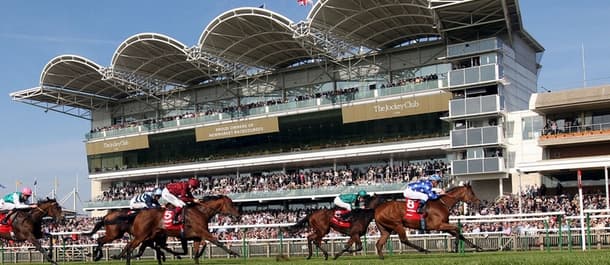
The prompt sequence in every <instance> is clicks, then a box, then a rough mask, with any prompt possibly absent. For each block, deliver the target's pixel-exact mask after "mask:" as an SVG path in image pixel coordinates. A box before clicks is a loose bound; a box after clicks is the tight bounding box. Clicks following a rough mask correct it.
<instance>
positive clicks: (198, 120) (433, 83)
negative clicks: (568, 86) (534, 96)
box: [85, 80, 439, 141]
mask: <svg viewBox="0 0 610 265" xmlns="http://www.w3.org/2000/svg"><path fill="white" fill-rule="evenodd" d="M436 88H439V80H430V81H424V82H420V83H408V84H405V85H403V86H396V87H386V88H379V89H377V92H374V91H369V89H368V87H361V89H360V90H361V91H358V92H353V93H348V94H343V95H336V96H327V97H321V98H314V99H309V100H304V101H290V102H287V103H282V104H275V105H269V106H264V107H257V108H252V109H245V110H239V111H231V112H222V113H215V114H210V115H202V116H197V117H193V118H184V119H175V120H171V121H164V122H155V123H152V122H151V123H146V124H134V125H127V127H123V128H115V129H106V130H102V131H97V132H91V133H88V134H86V135H85V138H86V139H87V140H88V141H89V140H94V139H101V138H108V137H117V136H126V135H132V134H140V133H150V132H159V131H162V130H164V129H175V128H180V127H187V126H193V125H200V124H205V123H211V122H216V121H220V120H230V119H238V118H244V117H251V116H256V115H265V114H269V113H274V112H287V111H291V110H297V109H305V108H314V107H322V106H329V105H339V106H340V105H342V104H346V103H349V102H352V101H356V100H366V99H372V98H377V97H385V96H393V95H399V94H405V93H415V92H419V91H424V90H428V89H436Z"/></svg>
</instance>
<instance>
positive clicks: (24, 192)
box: [21, 187, 32, 196]
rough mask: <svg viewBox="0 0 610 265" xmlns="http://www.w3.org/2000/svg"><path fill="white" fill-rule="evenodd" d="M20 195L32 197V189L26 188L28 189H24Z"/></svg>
mask: <svg viewBox="0 0 610 265" xmlns="http://www.w3.org/2000/svg"><path fill="white" fill-rule="evenodd" d="M21 194H23V195H25V196H32V189H30V188H28V187H24V188H23V189H22V190H21Z"/></svg>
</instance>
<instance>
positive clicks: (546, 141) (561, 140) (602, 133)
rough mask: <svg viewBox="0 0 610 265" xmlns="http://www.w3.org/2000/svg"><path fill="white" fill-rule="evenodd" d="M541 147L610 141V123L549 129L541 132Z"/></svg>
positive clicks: (539, 140)
mask: <svg viewBox="0 0 610 265" xmlns="http://www.w3.org/2000/svg"><path fill="white" fill-rule="evenodd" d="M539 133H540V137H539V138H538V142H539V144H540V145H553V144H571V143H583V142H596V141H607V140H610V123H598V124H588V125H577V126H564V127H561V128H555V127H547V128H544V129H542V130H540V131H539Z"/></svg>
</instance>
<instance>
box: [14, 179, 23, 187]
mask: <svg viewBox="0 0 610 265" xmlns="http://www.w3.org/2000/svg"><path fill="white" fill-rule="evenodd" d="M21 184H23V183H21V181H19V180H17V181H15V185H17V186H21Z"/></svg>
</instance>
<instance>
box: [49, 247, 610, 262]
mask: <svg viewBox="0 0 610 265" xmlns="http://www.w3.org/2000/svg"><path fill="white" fill-rule="evenodd" d="M59 263H60V264H70V265H80V264H93V263H75V262H72V263H64V262H59ZM47 264H48V263H47ZM97 264H100V265H118V264H125V262H124V261H112V262H104V261H100V262H97ZM132 264H133V265H152V264H156V262H154V261H152V260H146V261H133V262H132ZM164 264H177V265H182V264H193V260H192V259H183V260H168V261H167V262H166V263H164ZM201 264H218V265H230V264H251V265H259V264H260V265H264V264H265V265H266V264H278V265H288V264H296V265H304V264H316V265H323V264H329V265H335V264H337V265H376V264H382V265H398V264H408V265H457V264H459V265H479V264H493V265H496V264H499V265H502V264H511V265H513V264H515V265H540V264H566V265H568V264H570V265H585V264H591V265H593V264H610V251H608V250H601V251H587V252H581V251H580V250H574V251H572V252H568V251H563V252H546V251H545V252H542V251H531V252H485V253H466V254H403V255H393V256H389V255H388V256H386V258H385V260H380V259H378V258H377V257H376V256H371V255H368V256H344V257H341V258H339V259H338V260H332V258H330V259H329V260H328V261H324V258H322V257H313V258H312V259H311V260H305V258H304V257H300V256H299V257H290V258H288V259H287V260H282V261H278V260H277V259H276V258H250V259H247V260H246V259H243V258H232V259H221V258H218V259H202V260H201Z"/></svg>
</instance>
